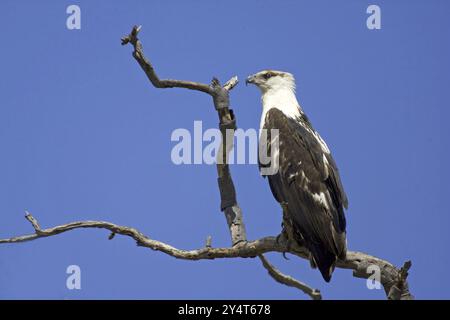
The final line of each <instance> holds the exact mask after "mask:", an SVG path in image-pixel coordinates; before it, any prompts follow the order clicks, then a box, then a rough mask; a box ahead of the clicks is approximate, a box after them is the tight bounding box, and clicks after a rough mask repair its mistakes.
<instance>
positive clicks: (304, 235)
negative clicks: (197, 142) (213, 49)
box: [246, 70, 348, 282]
mask: <svg viewBox="0 0 450 320" xmlns="http://www.w3.org/2000/svg"><path fill="white" fill-rule="evenodd" d="M246 83H252V84H254V85H256V86H257V87H258V88H259V89H260V90H261V94H262V105H263V111H262V116H261V124H260V128H261V129H265V130H268V131H270V129H278V132H279V135H278V149H279V150H278V152H277V156H278V167H277V169H278V170H277V171H276V172H275V173H274V174H270V175H269V174H267V175H265V176H266V177H267V178H268V180H269V185H270V189H271V191H272V193H273V195H274V197H275V199H276V200H277V201H278V202H279V203H280V204H281V206H282V208H283V213H284V214H283V216H284V218H283V229H284V230H283V232H288V234H289V236H288V239H290V240H293V241H296V242H297V243H298V244H299V245H302V246H304V247H306V248H307V249H308V250H309V251H310V260H311V264H312V266H313V267H318V268H319V270H320V272H321V274H322V276H323V278H324V279H325V281H327V282H329V281H330V279H331V275H332V273H333V270H334V267H335V264H336V261H337V259H345V255H346V250H347V246H346V234H345V226H346V221H345V215H344V208H345V209H347V206H348V201H347V196H346V194H345V192H344V189H343V187H342V183H341V179H340V177H339V172H338V169H337V166H336V163H335V162H334V160H333V157H332V156H331V153H330V150H329V149H328V147H327V145H326V143H325V142H324V141H323V139H322V138H321V137H320V135H319V133H317V131H315V130H314V128H313V127H312V125H311V122H310V121H309V120H308V117H307V116H306V114H305V113H304V111H303V109H302V108H301V107H300V105H299V103H298V102H297V99H296V96H295V79H294V77H293V75H292V74H290V73H287V72H281V71H274V70H264V71H261V72H258V73H256V74H254V75H251V76H249V77H248V78H247V81H246ZM260 140H261V141H260V143H266V146H265V148H266V150H271V144H272V143H273V140H272V139H266V140H267V141H265V142H263V141H262V139H260ZM259 165H260V170H261V168H262V167H264V165H265V164H262V163H261V161H260V163H259ZM261 172H262V170H261ZM262 174H263V173H262ZM263 176H264V174H263Z"/></svg>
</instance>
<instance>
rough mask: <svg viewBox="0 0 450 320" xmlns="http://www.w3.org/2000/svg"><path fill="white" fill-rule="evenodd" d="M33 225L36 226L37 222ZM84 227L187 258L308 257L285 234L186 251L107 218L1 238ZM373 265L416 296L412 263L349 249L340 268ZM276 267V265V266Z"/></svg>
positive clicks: (384, 280) (363, 270)
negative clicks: (398, 262)
mask: <svg viewBox="0 0 450 320" xmlns="http://www.w3.org/2000/svg"><path fill="white" fill-rule="evenodd" d="M26 218H27V220H28V221H30V222H31V221H36V223H37V220H36V219H35V218H34V217H32V216H31V215H30V214H29V213H28V214H27V216H26ZM30 218H31V219H30ZM32 225H33V227H34V224H33V223H32ZM81 228H97V229H106V230H109V231H110V232H111V233H112V234H120V235H123V236H128V237H131V238H132V239H134V240H135V241H136V244H137V245H138V246H141V247H145V248H150V249H152V250H155V251H160V252H163V253H165V254H167V255H169V256H172V257H174V258H177V259H183V260H205V259H207V260H211V259H224V258H254V257H257V256H260V255H262V254H264V253H268V252H280V253H290V254H293V255H295V256H298V257H300V258H304V259H308V251H307V249H306V248H303V247H297V246H295V245H294V246H293V245H292V243H291V244H289V245H288V243H287V241H286V240H285V238H284V237H283V236H282V235H281V236H279V237H264V238H261V239H258V240H254V241H248V242H241V243H239V244H237V245H235V246H233V247H230V248H213V247H211V246H208V245H206V246H205V247H203V248H200V249H195V250H182V249H178V248H175V247H173V246H171V245H169V244H166V243H164V242H161V241H157V240H153V239H151V238H149V237H148V236H146V235H144V234H143V233H142V232H140V231H138V230H137V229H135V228H130V227H125V226H119V225H116V224H114V223H110V222H106V221H77V222H71V223H67V224H63V225H59V226H56V227H52V228H47V229H39V232H37V231H36V229H35V233H33V234H28V235H23V236H17V237H12V238H7V239H0V244H5V243H18V242H26V241H31V240H36V239H40V238H46V237H50V236H55V235H58V234H60V233H64V232H68V231H71V230H74V229H81ZM260 259H261V258H260ZM263 265H264V262H263ZM371 265H375V266H377V267H378V268H379V269H380V271H381V284H382V285H383V287H384V290H385V292H386V294H389V293H391V295H390V296H388V297H389V298H390V299H405V300H406V299H412V298H413V296H412V295H411V294H410V293H409V289H408V284H407V281H406V277H407V269H408V268H409V266H410V264H409V263H406V264H405V266H404V267H403V268H401V269H397V268H396V267H395V266H394V265H392V264H391V263H389V262H388V261H385V260H382V259H379V258H376V257H373V256H371V255H368V254H366V253H362V252H355V251H348V252H347V259H346V260H345V261H339V262H338V265H337V267H338V268H342V269H350V270H353V276H354V277H356V278H365V279H366V278H368V277H369V276H370V275H371V274H369V273H367V267H368V266H371ZM264 266H265V267H266V269H268V268H267V266H266V265H264ZM272 269H274V268H273V267H272ZM277 277H278V279H280V281H281V283H283V284H286V285H288V286H293V283H294V282H293V280H292V278H290V277H289V276H285V275H283V276H281V277H280V276H277ZM277 281H278V280H277ZM298 283H300V282H298ZM298 283H297V284H298ZM305 286H306V285H305ZM294 287H296V288H298V286H297V285H294ZM299 289H300V288H299ZM301 290H302V289H301ZM302 291H304V290H302ZM307 291H309V292H313V291H314V292H318V290H314V289H311V288H309V289H307Z"/></svg>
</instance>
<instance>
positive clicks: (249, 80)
mask: <svg viewBox="0 0 450 320" xmlns="http://www.w3.org/2000/svg"><path fill="white" fill-rule="evenodd" d="M249 83H252V84H254V83H255V75H253V74H252V75H251V76H248V77H247V79H246V80H245V85H246V86H248V84H249Z"/></svg>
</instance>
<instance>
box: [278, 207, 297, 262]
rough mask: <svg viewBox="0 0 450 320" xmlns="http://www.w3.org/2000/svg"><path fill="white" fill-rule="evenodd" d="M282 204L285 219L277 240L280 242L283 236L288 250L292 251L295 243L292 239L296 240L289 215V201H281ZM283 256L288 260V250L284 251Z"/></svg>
mask: <svg viewBox="0 0 450 320" xmlns="http://www.w3.org/2000/svg"><path fill="white" fill-rule="evenodd" d="M280 205H281V208H282V209H283V220H282V222H281V233H280V234H279V235H278V236H277V242H279V241H280V238H281V237H283V238H284V240H285V241H286V244H287V245H286V247H287V251H290V250H291V248H292V243H293V242H292V241H294V239H293V234H294V229H293V227H292V221H291V219H290V218H289V215H288V208H287V202H281V203H280ZM283 257H284V258H285V259H286V260H289V259H288V258H287V257H286V252H283Z"/></svg>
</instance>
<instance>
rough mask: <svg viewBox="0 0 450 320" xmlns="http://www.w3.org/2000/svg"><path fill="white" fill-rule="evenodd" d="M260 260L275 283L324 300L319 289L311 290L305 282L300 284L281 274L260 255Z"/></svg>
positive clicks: (315, 298)
mask: <svg viewBox="0 0 450 320" xmlns="http://www.w3.org/2000/svg"><path fill="white" fill-rule="evenodd" d="M258 257H259V260H261V262H262V264H263V266H264V268H266V269H267V272H268V273H269V275H270V276H271V277H272V278H274V279H275V281H277V282H279V283H281V284H285V285H287V286H289V287H294V288H297V289H299V290H302V291H303V292H304V293H306V294H307V295H309V296H310V297H311V298H312V299H314V300H322V295H321V294H320V291H319V290H317V289H311V288H310V287H309V286H308V285H306V284H304V283H303V282H300V281H298V280H296V279H294V278H292V277H291V276H288V275H285V274H283V273H281V272H280V271H279V270H278V269H277V268H275V267H274V266H273V265H272V264H271V263H270V262H269V261H268V260H267V259H266V257H264V255H262V254H261V255H259V256H258Z"/></svg>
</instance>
